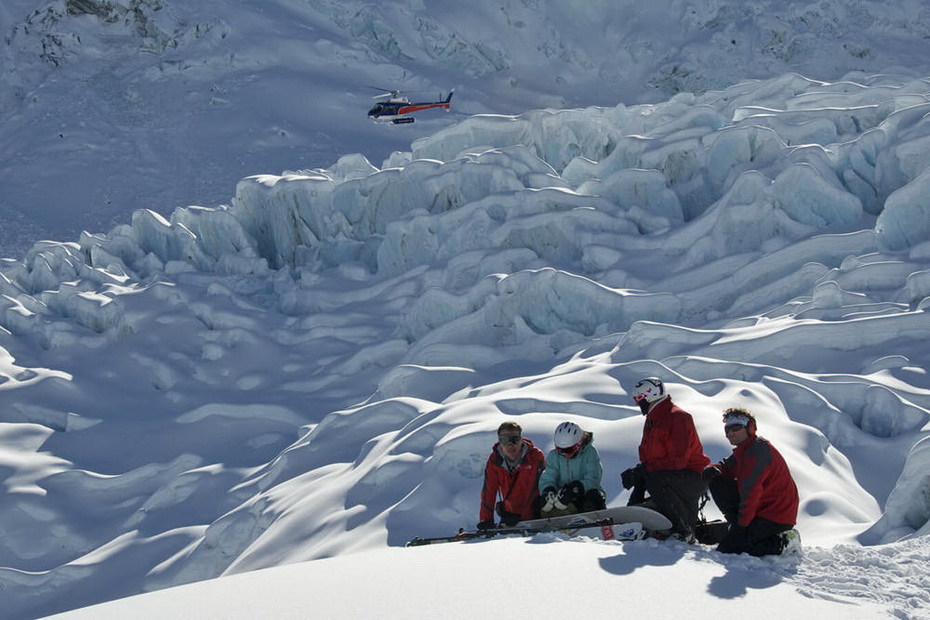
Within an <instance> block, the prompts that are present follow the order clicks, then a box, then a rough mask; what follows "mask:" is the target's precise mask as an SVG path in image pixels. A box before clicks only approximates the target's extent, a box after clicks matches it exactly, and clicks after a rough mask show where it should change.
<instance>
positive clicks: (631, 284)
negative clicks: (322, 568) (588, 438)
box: [0, 74, 930, 615]
mask: <svg viewBox="0 0 930 620" xmlns="http://www.w3.org/2000/svg"><path fill="white" fill-rule="evenodd" d="M928 111H930V82H928V81H927V80H914V79H910V78H904V77H896V76H894V75H890V74H888V75H865V74H851V75H849V76H847V79H845V80H844V81H842V82H833V83H826V82H820V81H815V80H811V79H807V78H804V77H801V76H799V75H796V74H788V75H784V76H782V77H779V78H775V79H771V80H763V81H749V82H744V83H741V84H738V85H736V86H732V87H729V88H726V89H724V90H719V91H709V92H707V93H705V94H701V95H694V94H679V95H676V96H674V97H672V98H671V99H668V100H667V101H663V102H660V103H653V104H638V105H617V106H615V107H595V108H586V109H570V110H537V111H532V112H528V113H525V114H522V115H519V116H500V115H477V116H472V117H470V118H468V119H466V120H464V121H463V122H461V123H457V124H455V125H453V126H450V127H448V128H446V129H443V130H441V131H439V132H437V133H435V134H433V135H431V136H428V137H425V138H422V139H419V140H417V141H415V142H414V143H413V144H412V145H411V148H410V150H409V151H405V152H396V153H394V154H392V155H391V156H390V157H389V158H388V159H387V160H386V161H384V162H382V163H381V164H380V166H379V165H375V164H373V163H371V162H369V161H368V160H367V159H366V158H364V157H363V156H361V155H347V156H345V157H342V158H341V159H340V160H339V161H338V162H337V163H336V164H334V165H333V166H332V167H330V168H327V169H312V170H293V171H287V172H284V173H282V174H280V175H268V174H263V175H256V176H251V177H247V178H244V179H242V180H241V181H240V182H239V183H238V185H237V187H236V188H235V196H234V197H233V198H232V200H231V201H230V204H228V205H223V206H220V207H212V208H206V207H186V208H178V209H176V210H175V211H174V212H173V213H172V214H171V215H170V217H167V218H166V217H163V216H161V215H158V214H157V213H155V212H154V211H149V210H140V211H137V212H136V213H134V215H133V216H132V218H131V221H130V222H128V223H125V224H122V225H119V226H116V227H114V228H113V229H111V230H110V231H108V232H106V233H85V234H83V235H82V236H81V238H80V239H79V240H78V241H77V242H41V243H38V244H36V245H35V246H34V247H33V248H32V249H31V250H30V251H29V252H28V253H27V254H26V255H25V256H24V257H23V258H22V259H17V260H13V259H7V260H5V261H3V262H2V263H0V296H2V297H0V392H2V394H3V400H4V407H3V412H2V416H3V417H2V423H0V442H4V443H7V444H8V445H9V446H11V447H9V448H4V449H3V450H0V471H2V472H3V475H4V476H5V485H6V489H7V501H4V503H3V504H2V506H0V524H2V525H3V527H0V566H2V567H3V568H0V584H3V588H4V592H5V594H6V596H7V598H8V600H9V601H10V602H9V603H8V606H9V607H10V609H12V610H13V613H18V614H20V615H28V614H35V613H50V612H53V611H58V610H61V609H65V608H68V607H73V606H76V605H79V604H87V603H90V602H96V601H99V600H105V599H107V598H115V597H118V596H123V595H128V594H132V593H135V592H139V591H142V590H147V589H154V588H160V587H165V586H169V585H175V584H179V583H184V582H188V581H193V580H198V579H204V578H210V577H214V576H218V575H221V574H228V573H234V572H239V571H243V570H249V569H254V568H260V567H266V566H272V565H276V564H280V563H284V562H291V561H297V560H303V559H314V558H321V557H327V556H331V555H336V554H339V553H345V552H349V551H354V550H360V549H365V548H370V547H375V546H379V545H382V546H383V545H385V544H389V545H397V544H402V543H403V542H404V541H405V540H407V539H409V538H410V537H411V536H413V535H414V534H422V533H426V532H430V531H437V530H438V531H442V530H446V531H450V530H451V531H454V529H455V528H458V527H461V526H463V525H469V524H471V523H472V522H473V521H474V520H475V517H476V510H477V508H476V506H477V494H478V489H479V487H480V476H481V473H482V470H483V465H484V459H485V458H486V456H487V450H488V448H489V446H490V444H491V441H492V438H493V434H492V432H493V430H494V429H496V427H497V425H498V424H499V423H500V421H501V420H502V419H504V418H506V417H508V416H511V417H514V419H517V420H519V421H520V423H521V424H522V425H523V426H524V429H525V431H526V432H527V434H528V435H530V436H531V437H533V438H534V440H536V441H537V443H540V444H542V445H543V446H545V444H546V442H547V441H548V438H549V436H550V434H551V430H552V428H554V426H555V425H556V424H557V423H558V422H559V421H561V420H562V419H566V418H567V419H573V420H577V421H579V423H581V424H582V425H583V426H584V427H586V428H588V429H590V430H592V431H594V432H595V436H596V437H597V444H598V448H599V450H600V452H601V455H602V458H603V459H604V466H605V471H606V472H607V473H608V476H609V478H605V486H606V487H607V488H608V494H609V499H610V501H612V502H620V501H625V498H624V497H623V492H622V490H621V489H620V486H619V483H618V482H617V480H616V475H617V474H619V472H620V471H621V470H622V469H623V468H624V467H626V466H629V465H630V464H632V463H635V462H636V460H637V456H636V446H637V445H638V443H639V432H640V426H641V419H640V417H639V412H638V410H637V409H636V408H635V407H634V406H633V404H632V402H631V401H630V399H629V397H628V391H629V388H630V387H631V385H632V383H633V382H635V380H636V379H638V378H639V377H640V376H643V375H659V376H661V377H662V378H663V379H664V380H666V381H667V383H668V385H669V389H670V391H671V392H672V394H673V395H674V396H675V399H676V401H677V402H679V403H680V404H682V405H684V406H685V407H686V408H687V409H689V410H690V411H692V413H694V414H695V418H696V423H697V425H698V430H699V432H700V433H701V436H702V438H703V440H704V443H705V448H706V450H707V452H708V454H709V455H710V456H711V457H712V458H714V459H717V458H720V457H722V456H723V455H724V454H726V453H727V452H728V447H727V444H726V442H725V440H724V438H723V437H722V433H721V432H720V428H719V426H720V424H719V414H720V412H721V411H722V410H723V409H724V408H726V407H727V406H730V405H731V404H733V403H739V404H743V405H745V406H749V407H750V408H751V409H753V410H754V411H756V412H757V414H758V416H759V418H760V429H761V431H760V432H762V434H764V435H765V436H767V437H770V438H772V439H773V441H775V442H776V443H777V444H778V446H779V448H780V449H781V450H782V451H783V453H785V455H786V458H787V459H788V461H789V463H790V464H791V467H792V470H793V471H794V473H795V477H796V478H797V480H798V484H799V487H800V490H801V496H802V513H801V516H800V523H799V527H800V528H801V529H802V531H804V532H805V541H806V543H808V544H815V545H816V544H820V545H830V544H835V543H837V542H850V541H857V540H858V542H860V543H862V544H869V545H871V544H880V543H885V542H890V541H895V540H899V539H901V538H903V537H907V536H912V535H915V534H922V533H924V532H925V531H926V523H927V521H928V519H930V508H928V506H927V503H926V488H927V480H928V476H927V475H926V473H922V472H925V471H926V464H927V462H928V459H930V456H928V454H930V453H928V451H927V450H926V448H925V447H924V444H925V442H922V441H921V440H922V439H923V438H924V437H925V436H926V430H927V428H930V427H928V422H930V383H928V379H927V375H926V369H927V368H928V367H930V359H928V353H927V349H926V346H925V342H926V339H927V338H928V336H930V318H928V317H930V315H928V313H927V307H928V305H930V275H928V274H930V218H928V217H927V215H926V214H927V212H928V211H927V209H926V208H924V207H923V206H922V200H923V198H922V196H923V195H925V194H926V192H924V191H923V188H924V187H925V185H926V184H927V178H930V177H928V174H930V172H928V164H930V151H928V150H927V149H926V148H924V145H925V143H926V139H927V138H926V136H927V135H928V131H930V121H928V117H927V112H928ZM877 460H881V461H882V462H885V463H888V468H889V469H890V470H892V471H894V472H895V476H897V477H899V478H898V480H897V481H896V480H895V479H894V478H892V479H888V478H887V477H886V476H884V475H882V473H881V472H884V471H888V469H882V470H881V471H876V470H874V469H873V468H871V467H870V463H874V462H875V461H877ZM89 584H93V586H92V587H91V586H90V585H89Z"/></svg>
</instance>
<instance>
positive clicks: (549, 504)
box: [539, 487, 564, 515]
mask: <svg viewBox="0 0 930 620" xmlns="http://www.w3.org/2000/svg"><path fill="white" fill-rule="evenodd" d="M539 495H540V497H542V503H543V506H542V508H540V511H541V512H542V513H543V515H545V513H547V512H549V511H550V510H552V509H553V508H555V504H556V502H557V501H558V499H559V498H558V494H557V493H556V492H555V487H546V488H545V489H543V490H542V493H540V494H539ZM563 507H564V506H563Z"/></svg>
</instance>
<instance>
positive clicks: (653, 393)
mask: <svg viewBox="0 0 930 620" xmlns="http://www.w3.org/2000/svg"><path fill="white" fill-rule="evenodd" d="M664 397H665V384H664V383H662V379H660V378H658V377H646V378H645V379H640V381H639V383H637V384H636V385H635V386H633V401H634V402H636V403H639V402H640V401H643V400H644V401H646V402H647V403H654V402H656V401H657V400H661V399H662V398H664Z"/></svg>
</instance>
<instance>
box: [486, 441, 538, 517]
mask: <svg viewBox="0 0 930 620" xmlns="http://www.w3.org/2000/svg"><path fill="white" fill-rule="evenodd" d="M523 445H524V448H525V450H524V452H525V454H524V456H523V459H522V460H521V461H520V464H519V465H517V467H516V469H514V470H513V471H512V472H511V471H510V470H508V469H507V466H506V465H505V464H504V458H503V456H502V453H501V449H500V444H499V443H496V444H494V448H493V449H492V450H491V456H489V457H488V463H487V465H486V466H485V468H484V488H482V489H481V514H480V517H479V520H480V521H487V520H489V519H493V518H494V507H495V505H496V504H497V497H498V494H499V495H500V497H501V498H502V499H503V502H504V510H506V511H507V512H512V513H515V514H518V515H520V519H521V520H525V519H534V518H535V517H536V515H535V514H534V513H533V502H534V501H535V500H536V498H537V497H539V489H538V488H537V483H538V482H539V475H540V474H541V473H542V472H543V470H544V469H546V457H545V455H543V453H542V450H540V449H539V448H537V447H536V446H534V445H533V442H532V441H530V440H529V439H527V438H526V437H524V438H523Z"/></svg>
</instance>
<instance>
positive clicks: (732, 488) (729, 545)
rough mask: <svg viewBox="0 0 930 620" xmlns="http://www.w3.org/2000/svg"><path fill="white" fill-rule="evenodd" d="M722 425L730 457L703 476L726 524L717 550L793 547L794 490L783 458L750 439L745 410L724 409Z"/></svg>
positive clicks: (751, 423) (765, 551) (752, 428)
mask: <svg viewBox="0 0 930 620" xmlns="http://www.w3.org/2000/svg"><path fill="white" fill-rule="evenodd" d="M723 423H724V432H726V435H727V439H728V440H729V442H730V443H731V444H732V445H733V446H734V448H733V453H732V454H731V455H730V456H728V457H727V458H725V459H723V460H722V461H720V462H719V463H717V464H715V465H709V466H708V467H707V468H705V469H704V473H703V477H704V480H705V481H707V482H708V485H709V488H710V493H711V496H712V497H713V498H714V502H715V503H716V504H717V507H718V508H720V511H721V512H722V513H723V516H724V517H725V518H726V520H727V523H728V524H729V528H728V530H727V534H726V536H725V537H724V538H723V540H722V541H720V544H719V545H718V546H717V550H718V551H720V552H721V553H748V554H750V555H754V556H763V555H773V554H780V553H784V552H785V551H786V548H787V550H789V551H790V550H791V548H792V547H795V546H799V545H800V537H799V536H798V533H797V530H795V529H794V524H795V522H796V521H797V518H798V503H799V502H798V488H797V486H796V485H795V483H794V479H793V478H792V477H791V472H790V471H789V469H788V464H787V463H785V459H784V458H783V457H782V455H781V454H780V453H779V452H778V450H776V449H775V447H774V446H772V444H770V443H769V442H768V440H766V439H763V438H762V437H759V436H757V435H756V418H755V417H754V416H753V415H752V414H751V413H750V412H749V411H747V410H746V409H743V408H733V409H727V410H726V411H725V412H724V414H723Z"/></svg>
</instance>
